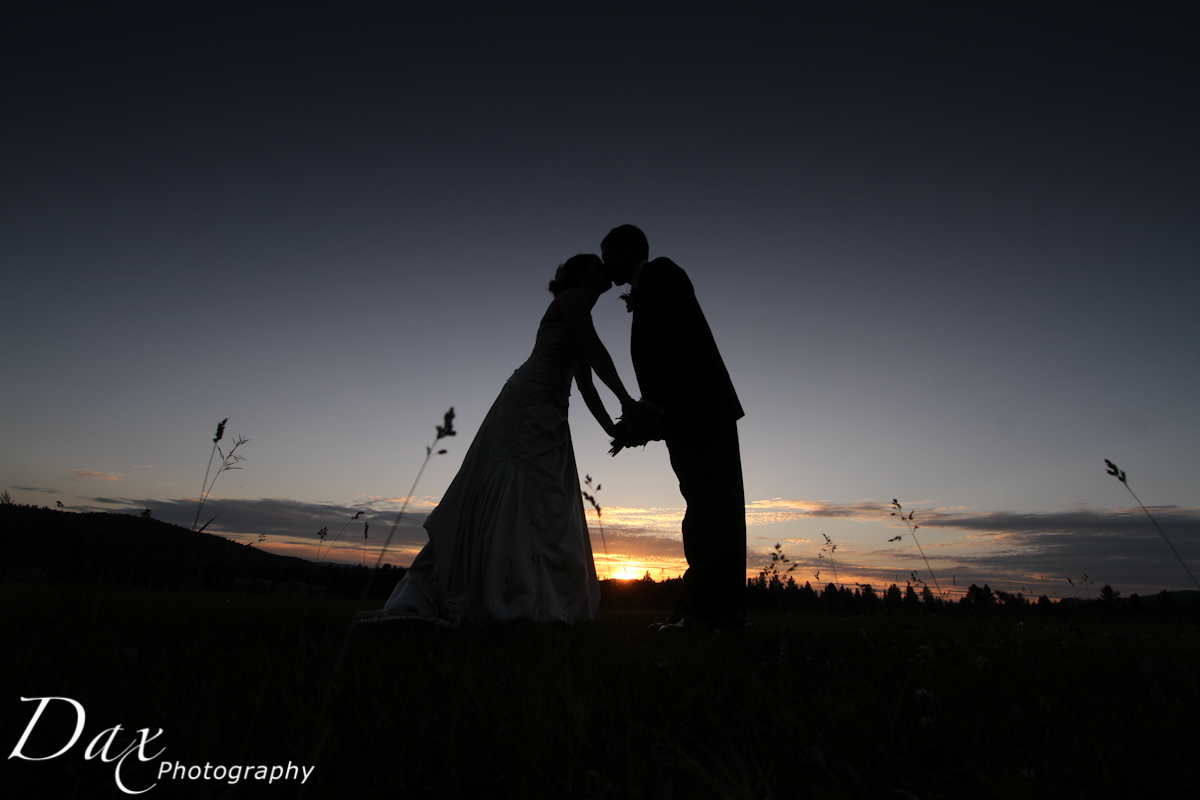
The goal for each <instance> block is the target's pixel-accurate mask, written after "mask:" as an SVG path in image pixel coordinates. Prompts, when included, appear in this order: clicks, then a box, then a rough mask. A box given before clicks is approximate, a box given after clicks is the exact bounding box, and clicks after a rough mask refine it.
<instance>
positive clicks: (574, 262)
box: [549, 253, 600, 297]
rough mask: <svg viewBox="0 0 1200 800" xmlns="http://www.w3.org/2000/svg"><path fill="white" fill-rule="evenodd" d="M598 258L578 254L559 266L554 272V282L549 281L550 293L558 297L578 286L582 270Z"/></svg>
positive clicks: (592, 255)
mask: <svg viewBox="0 0 1200 800" xmlns="http://www.w3.org/2000/svg"><path fill="white" fill-rule="evenodd" d="M599 258H600V256H598V255H596V254H594V253H580V254H579V255H577V256H571V257H570V258H568V259H567V260H566V261H564V262H563V263H561V264H559V265H558V269H557V270H555V271H554V280H552V281H550V286H549V288H550V293H551V294H553V295H554V296H555V297H558V296H559V294H561V293H562V292H564V291H566V290H567V289H571V288H573V287H575V286H578V285H579V276H580V274H581V273H582V272H583V268H584V267H586V266H587V265H588V264H591V263H592V262H593V261H596V260H598V259H599Z"/></svg>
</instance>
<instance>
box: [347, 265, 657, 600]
mask: <svg viewBox="0 0 1200 800" xmlns="http://www.w3.org/2000/svg"><path fill="white" fill-rule="evenodd" d="M611 286H612V282H611V281H609V279H608V277H607V276H606V274H605V271H604V266H603V264H602V262H601V261H600V258H599V257H597V256H594V255H578V256H575V257H574V258H571V259H570V260H568V261H567V262H566V263H565V264H563V265H562V266H560V267H559V268H558V271H557V272H556V273H555V276H554V280H553V281H551V283H550V291H551V292H553V293H554V300H553V302H551V303H550V307H549V308H548V309H546V314H545V316H543V317H542V321H541V323H540V324H539V325H538V330H537V340H536V342H535V344H534V347H533V354H532V355H531V356H530V357H529V359H528V360H527V361H526V362H525V363H524V364H522V365H521V367H520V368H519V369H517V371H516V372H514V373H513V374H512V377H511V378H509V379H508V382H507V383H506V384H505V385H504V389H503V390H501V392H500V396H499V397H498V398H496V402H495V403H493V404H492V408H491V410H490V411H488V414H487V416H486V417H485V418H484V420H483V424H482V425H480V428H479V433H477V434H476V435H475V441H473V442H472V443H471V447H470V449H469V450H468V451H467V455H466V457H465V458H464V459H463V464H462V467H461V468H460V469H459V471H458V475H457V476H455V478H454V480H453V482H451V484H450V488H449V489H447V490H446V494H445V496H444V497H443V498H442V501H441V503H440V504H439V505H438V507H437V508H435V509H434V510H433V512H432V513H431V514H430V515H429V518H428V519H427V520H426V521H425V529H426V531H427V532H428V534H429V543H428V544H426V545H425V547H424V548H423V549H422V550H421V552H420V553H419V554H418V555H417V557H416V559H415V560H414V561H413V565H412V568H411V569H410V570H409V572H408V573H407V574H406V575H405V576H404V578H403V579H402V580H401V581H400V583H399V585H397V586H396V588H395V590H394V591H393V592H392V594H391V597H389V598H388V601H387V603H385V604H384V607H383V610H381V611H374V612H366V613H365V614H363V615H360V621H362V622H383V621H388V620H392V619H424V620H431V621H435V622H441V623H446V624H459V623H461V622H464V621H473V622H486V621H506V620H533V621H535V622H556V621H557V622H566V623H573V622H577V621H579V620H587V619H591V618H593V617H594V616H595V615H596V608H597V606H598V605H599V603H600V585H599V582H598V581H597V579H596V568H595V565H594V563H593V561H592V547H591V542H590V541H589V539H588V531H587V524H586V522H585V520H584V513H583V501H582V499H581V497H580V492H579V473H578V471H577V469H576V467H575V453H574V450H573V449H572V447H571V431H570V428H569V427H568V426H567V398H568V396H569V395H570V391H571V379H572V377H574V379H575V383H576V385H577V386H578V387H579V393H580V394H581V395H583V399H584V401H585V402H586V403H587V406H588V409H589V410H591V412H592V414H593V415H594V416H595V417H596V420H597V421H598V422H599V423H600V425H601V426H602V427H603V428H604V430H605V432H606V433H608V434H609V435H610V436H612V435H615V432H616V429H615V427H614V425H613V422H612V420H611V419H610V418H609V415H608V412H607V411H606V410H605V408H604V404H603V402H602V401H601V400H600V397H599V395H598V394H597V393H596V388H595V386H594V384H593V383H592V372H593V371H595V373H596V375H597V376H599V378H600V379H601V380H602V381H604V383H605V384H606V385H607V386H608V387H609V388H610V389H612V390H613V392H614V393H615V394H616V396H617V398H618V399H619V400H620V401H621V404H622V406H629V405H631V404H632V403H633V400H632V398H631V397H630V396H629V393H628V392H626V391H625V387H624V386H623V385H622V384H621V379H620V378H619V377H618V376H617V371H616V369H615V368H614V367H613V363H612V359H611V358H610V357H609V355H608V351H607V350H605V349H604V345H603V344H602V343H601V342H600V338H599V337H598V336H597V335H596V329H595V328H594V327H593V326H592V315H591V311H592V307H593V306H594V305H595V303H596V299H597V298H598V297H599V296H600V295H601V294H603V293H604V292H606V291H608V290H609V288H611Z"/></svg>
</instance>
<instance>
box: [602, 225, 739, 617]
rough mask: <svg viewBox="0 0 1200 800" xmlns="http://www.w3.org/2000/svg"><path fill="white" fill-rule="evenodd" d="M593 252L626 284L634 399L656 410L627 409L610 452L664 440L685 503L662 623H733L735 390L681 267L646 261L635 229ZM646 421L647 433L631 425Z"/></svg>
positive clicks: (626, 228)
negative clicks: (679, 555)
mask: <svg viewBox="0 0 1200 800" xmlns="http://www.w3.org/2000/svg"><path fill="white" fill-rule="evenodd" d="M600 250H601V252H602V254H603V258H604V265H605V267H606V268H607V270H608V276H609V278H610V279H611V280H612V282H613V283H615V284H617V285H618V286H620V285H623V284H626V283H628V284H630V287H631V288H630V291H629V293H628V294H627V295H622V297H625V298H627V299H626V303H627V304H628V308H629V310H630V311H631V312H632V313H633V325H632V331H631V333H630V350H631V352H632V356H633V369H634V372H635V373H636V375H637V380H638V385H639V386H640V387H641V390H642V400H643V401H644V402H645V403H647V404H653V406H656V407H657V408H658V409H660V410H661V412H662V413H661V416H655V415H652V414H648V413H646V412H644V411H643V412H638V411H636V410H632V409H630V410H627V411H626V414H625V417H626V419H625V420H623V422H622V423H621V424H620V425H618V438H617V439H616V440H615V441H614V442H613V444H614V451H615V450H619V449H620V447H621V446H623V445H629V444H638V443H641V442H644V441H645V440H646V439H662V440H664V441H665V442H666V445H667V450H668V452H669V453H670V455H671V467H672V468H673V469H674V470H675V475H676V476H677V477H678V478H679V491H680V492H681V493H682V494H683V499H684V500H685V501H686V502H687V512H686V513H685V515H684V518H683V550H684V554H685V555H686V556H687V561H688V570H687V573H686V574H685V575H684V576H683V580H684V587H685V594H684V599H683V602H682V603H681V604H680V605H679V606H678V607H677V608H676V613H675V614H672V615H671V617H670V618H668V620H667V623H668V624H677V623H680V622H681V621H682V622H683V624H685V625H686V624H687V618H688V617H692V618H694V619H695V620H697V621H699V622H700V623H702V624H704V625H706V626H708V627H716V628H721V627H730V626H732V627H738V626H741V625H742V624H744V622H745V614H746V599H745V598H746V500H745V494H744V492H743V489H742V457H741V452H740V450H739V448H738V433H737V421H738V420H739V419H740V418H741V417H742V416H743V415H744V412H743V411H742V406H741V403H739V402H738V397H737V392H736V391H734V388H733V382H732V381H730V379H729V371H728V370H727V369H726V368H725V362H723V361H722V360H721V353H720V352H719V351H718V350H717V343H716V341H715V340H714V339H713V335H712V331H711V330H709V327H708V321H707V320H705V318H704V312H703V311H701V310H700V304H699V303H698V302H696V293H695V291H694V290H693V288H692V282H691V281H690V280H689V279H688V276H687V273H686V272H684V271H683V270H682V269H680V268H679V266H678V265H676V264H675V262H673V261H671V260H670V259H668V258H656V259H654V260H653V261H649V260H648V259H649V257H650V246H649V244H648V243H647V241H646V235H645V234H644V233H642V231H641V230H639V229H638V228H637V227H635V226H633V225H622V226H620V227H619V228H614V229H613V230H612V231H610V232H609V234H608V236H605V237H604V241H603V242H601V243H600ZM631 415H632V418H631ZM651 419H652V420H653V421H652V422H649V421H648V420H651ZM647 426H648V427H650V428H652V429H651V430H641V431H638V430H637V429H638V428H639V427H641V428H645V427H647Z"/></svg>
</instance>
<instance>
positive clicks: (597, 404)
mask: <svg viewBox="0 0 1200 800" xmlns="http://www.w3.org/2000/svg"><path fill="white" fill-rule="evenodd" d="M575 385H576V386H578V387H579V393H580V394H581V395H583V402H585V403H587V407H588V411H591V412H592V416H593V417H595V418H596V422H599V423H600V427H601V428H604V432H605V433H607V434H608V435H609V436H614V437H615V436H616V435H617V426H616V425H614V424H613V421H612V417H610V416H609V415H608V409H606V408H605V407H604V401H603V400H601V399H600V395H599V394H597V393H596V385H595V384H594V383H592V370H591V368H590V367H586V366H583V367H580V368H579V369H577V370H576V371H575Z"/></svg>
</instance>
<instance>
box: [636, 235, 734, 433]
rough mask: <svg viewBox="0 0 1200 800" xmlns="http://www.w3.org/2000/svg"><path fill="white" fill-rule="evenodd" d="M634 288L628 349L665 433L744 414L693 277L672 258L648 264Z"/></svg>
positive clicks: (639, 378)
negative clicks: (694, 288)
mask: <svg viewBox="0 0 1200 800" xmlns="http://www.w3.org/2000/svg"><path fill="white" fill-rule="evenodd" d="M641 270H642V271H641V274H640V275H639V276H638V285H637V289H635V290H634V291H633V295H632V300H633V324H632V330H631V332H630V351H631V355H632V357H633V369H634V372H635V373H636V375H637V380H638V386H639V387H640V388H641V390H642V398H643V399H645V400H649V401H650V402H652V403H654V404H655V405H657V406H659V407H660V408H662V409H663V410H664V412H665V413H664V414H663V420H662V426H663V429H662V431H661V433H662V435H663V438H670V437H671V436H672V435H674V434H676V433H679V432H683V431H687V430H695V429H697V428H700V429H703V428H704V427H705V426H706V425H711V424H713V423H714V422H736V421H737V420H738V419H740V418H741V417H742V416H744V412H743V411H742V405H741V403H740V402H739V401H738V396H737V392H736V391H735V390H734V388H733V382H732V381H731V380H730V379H729V371H728V370H727V369H726V368H725V362H724V361H722V360H721V353H720V352H719V351H718V350H717V343H716V341H715V340H714V339H713V335H712V331H711V330H710V329H709V327H708V321H707V320H706V319H705V318H704V312H703V311H701V310H700V304H699V303H698V302H696V293H695V290H693V288H692V282H691V281H690V280H689V279H688V276H687V273H686V272H684V271H683V270H682V269H681V268H680V267H679V266H678V265H677V264H676V263H675V262H674V261H671V260H670V259H669V258H656V259H654V260H653V261H651V262H649V263H647V264H644V265H643V266H642V268H641Z"/></svg>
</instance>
